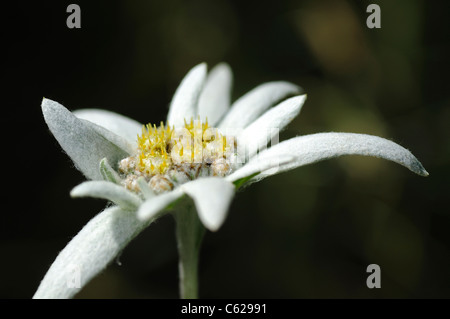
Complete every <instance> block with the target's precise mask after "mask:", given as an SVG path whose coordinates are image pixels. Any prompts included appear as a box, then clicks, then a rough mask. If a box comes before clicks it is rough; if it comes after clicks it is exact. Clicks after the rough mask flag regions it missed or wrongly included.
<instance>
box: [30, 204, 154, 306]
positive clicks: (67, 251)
mask: <svg viewBox="0 0 450 319" xmlns="http://www.w3.org/2000/svg"><path fill="white" fill-rule="evenodd" d="M150 222H151V221H146V222H142V221H140V220H138V219H137V218H136V212H134V211H127V210H122V209H121V208H119V207H117V206H115V207H110V208H108V209H105V210H104V211H103V212H101V213H99V214H98V215H97V216H95V217H94V218H92V219H91V220H90V221H89V222H88V223H87V224H86V226H84V227H83V229H82V230H81V231H80V232H79V233H78V234H77V235H76V236H75V237H74V238H72V240H71V241H70V242H69V243H68V244H67V246H66V247H65V248H64V249H63V250H62V251H61V252H60V253H59V255H58V257H56V260H55V261H54V262H53V264H52V265H51V267H50V269H49V270H48V271H47V274H46V275H45V277H44V279H43V280H42V281H41V284H40V285H39V288H38V289H37V291H36V293H35V295H34V296H33V298H35V299H44V298H45V299H48V298H52V299H56V298H58V299H61V298H72V297H73V296H74V295H75V294H76V293H78V292H79V291H80V290H81V288H83V287H84V286H85V285H86V284H87V283H88V282H89V281H90V280H91V279H92V278H93V277H95V276H96V275H97V274H99V273H100V272H101V271H102V270H103V269H105V268H106V266H107V265H108V264H109V263H110V262H111V261H113V260H114V258H116V256H117V255H118V254H119V253H120V252H121V251H122V249H123V248H125V246H126V245H127V244H128V243H129V242H130V241H131V240H132V239H133V238H134V237H136V236H137V235H138V234H139V233H140V232H141V231H142V230H143V229H144V228H145V227H146V226H148V225H149V224H150ZM78 280H79V282H78ZM78 284H80V286H78Z"/></svg>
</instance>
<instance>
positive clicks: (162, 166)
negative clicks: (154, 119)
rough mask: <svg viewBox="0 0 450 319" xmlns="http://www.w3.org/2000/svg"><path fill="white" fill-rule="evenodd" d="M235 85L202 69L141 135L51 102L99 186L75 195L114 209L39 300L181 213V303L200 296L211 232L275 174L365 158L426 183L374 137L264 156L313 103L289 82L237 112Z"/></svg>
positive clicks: (93, 112) (46, 103) (104, 117)
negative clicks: (200, 272) (241, 193)
mask: <svg viewBox="0 0 450 319" xmlns="http://www.w3.org/2000/svg"><path fill="white" fill-rule="evenodd" d="M231 82H232V74H231V70H230V68H229V67H228V66H227V65H226V64H219V65H218V66H216V67H215V68H214V69H213V70H212V71H211V72H210V73H209V74H207V72H206V65H205V64H200V65H197V66H196V67H194V68H193V69H192V70H191V71H190V72H189V73H188V74H187V75H186V77H185V78H184V79H183V81H182V82H181V84H180V86H179V87H178V89H177V90H176V92H175V95H174V97H173V100H172V102H171V104H170V109H169V114H168V117H167V122H166V123H165V124H164V123H160V124H159V125H158V126H156V125H151V124H148V125H146V126H142V125H141V124H140V123H138V122H136V121H134V120H132V119H129V118H127V117H124V116H121V115H118V114H115V113H112V112H108V111H104V110H98V109H84V110H78V111H75V112H73V113H71V112H70V111H68V110H67V109H66V108H64V107H63V106H62V105H60V104H58V103H57V102H54V101H51V100H49V99H44V100H43V102H42V111H43V114H44V118H45V121H46V123H47V125H48V126H49V128H50V131H51V132H52V133H53V135H54V136H55V138H56V139H57V140H58V142H59V144H60V145H61V147H62V148H63V150H64V151H65V152H66V153H67V154H68V155H69V156H70V157H71V159H72V160H73V161H74V163H75V165H76V167H77V168H78V169H79V170H80V171H81V172H82V173H83V174H84V175H85V176H86V177H87V178H88V179H90V180H91V181H88V182H84V183H82V184H80V185H78V186H77V187H75V188H74V189H73V190H72V192H71V195H72V196H73V197H85V196H91V197H97V198H104V199H107V200H109V201H111V202H113V203H114V204H115V205H114V206H111V207H108V208H106V209H105V210H104V211H103V212H101V213H99V214H98V215H96V216H95V217H94V218H93V219H92V220H91V221H90V222H88V224H87V225H86V226H85V227H84V228H83V229H82V230H81V231H80V232H79V233H78V234H77V235H76V236H75V237H74V238H73V239H72V240H71V241H70V242H69V244H68V245H67V246H66V247H65V248H64V249H63V250H62V251H61V252H60V253H59V255H58V257H57V258H56V260H55V261H54V263H53V264H52V266H51V267H50V269H49V270H48V272H47V274H46V275H45V277H44V279H43V280H42V282H41V284H40V286H39V288H38V290H37V292H36V294H35V296H34V297H35V298H70V297H72V296H74V295H75V294H76V293H77V292H78V291H79V290H80V289H81V287H83V286H84V285H85V284H86V283H87V282H88V281H89V280H90V279H92V278H93V277H94V276H95V275H97V274H98V273H99V272H101V271H102V270H103V269H104V268H105V267H106V266H107V265H108V264H109V263H110V262H111V261H112V260H113V259H114V258H115V257H116V256H117V255H118V254H119V253H120V251H121V250H122V249H123V248H124V247H125V246H126V245H127V244H128V243H129V242H130V240H132V239H133V238H134V237H135V236H136V235H138V234H139V233H140V232H141V231H142V230H143V229H145V228H146V227H147V226H148V225H149V224H150V223H151V222H152V221H154V220H155V219H156V218H159V217H160V216H162V215H163V214H165V213H167V208H173V209H175V213H174V217H175V219H176V221H177V224H176V225H177V226H176V234H177V240H178V249H179V254H180V288H181V295H182V297H196V296H197V261H198V251H199V247H200V242H201V239H202V235H203V233H204V229H205V228H204V227H206V228H207V229H209V230H211V231H216V230H218V229H219V228H220V226H221V225H222V224H223V222H224V220H225V217H226V214H227V211H228V207H229V205H230V202H231V200H232V198H233V195H234V193H235V191H236V189H237V188H239V187H240V186H242V185H243V184H248V183H251V182H255V181H258V180H260V179H262V178H265V177H268V176H270V175H273V174H275V173H280V172H283V171H287V170H291V169H294V168H296V167H299V166H302V165H306V164H310V163H314V162H317V161H320V160H324V159H328V158H332V157H337V156H341V155H347V154H357V155H367V156H375V157H380V158H384V159H388V160H391V161H394V162H396V163H399V164H401V165H403V166H405V167H407V168H409V169H410V170H411V171H413V172H415V173H417V174H419V175H422V176H427V175H428V173H427V172H426V170H425V169H424V168H423V167H422V165H421V164H420V162H419V161H418V160H417V159H416V158H415V157H414V156H413V155H412V154H411V153H410V152H409V151H408V150H406V149H405V148H403V147H401V146H399V145H397V144H395V143H394V142H391V141H389V140H386V139H383V138H380V137H376V136H370V135H363V134H352V133H319V134H312V135H306V136H299V137H295V138H292V139H289V140H287V141H283V142H281V143H279V144H277V145H273V146H271V147H270V148H267V149H264V148H265V147H266V145H267V144H268V141H269V140H270V139H271V138H273V137H274V136H276V134H277V130H276V129H283V128H284V127H285V126H286V125H288V124H289V123H290V121H291V120H292V119H294V118H295V117H296V116H297V115H298V113H299V112H300V109H301V107H302V105H303V103H304V101H305V99H306V95H299V94H300V91H301V89H300V88H299V87H297V86H296V85H293V84H291V83H287V82H270V83H265V84H262V85H260V86H258V87H256V88H255V89H253V90H252V91H250V92H249V93H247V94H246V95H244V96H243V97H241V98H240V99H238V100H237V101H236V102H234V103H233V104H232V105H231V106H230V103H229V101H230V90H231ZM292 96H293V97H292ZM280 102H281V103H280ZM276 103H279V104H277V105H276V106H275V107H272V106H273V105H274V104H276ZM231 128H232V129H233V130H230V129H231ZM274 128H276V129H274ZM136 137H137V138H136ZM186 195H187V196H186ZM190 199H192V200H193V201H192V200H190ZM192 202H193V204H192ZM194 206H195V209H193V208H194ZM72 265H76V267H77V269H78V271H79V278H78V279H79V285H76V286H75V287H74V286H73V285H72V286H71V285H68V282H69V281H70V280H71V276H73V269H72V268H71V266H72Z"/></svg>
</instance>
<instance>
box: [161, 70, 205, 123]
mask: <svg viewBox="0 0 450 319" xmlns="http://www.w3.org/2000/svg"><path fill="white" fill-rule="evenodd" d="M205 79H206V64H205V63H201V64H199V65H197V66H195V67H194V68H192V69H191V70H190V71H189V72H188V74H187V75H186V76H185V77H184V79H183V80H182V81H181V84H180V85H179V86H178V88H177V90H176V92H175V94H174V96H173V99H172V102H171V104H170V108H169V114H168V115H167V122H168V123H169V125H175V127H179V126H183V125H184V119H186V121H189V120H190V118H191V117H195V116H196V115H197V111H198V109H197V108H198V98H199V95H200V92H201V90H202V88H203V84H204V82H205Z"/></svg>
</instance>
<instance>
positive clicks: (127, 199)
mask: <svg viewBox="0 0 450 319" xmlns="http://www.w3.org/2000/svg"><path fill="white" fill-rule="evenodd" d="M70 196H72V197H94V198H102V199H106V200H110V201H112V202H113V203H115V204H117V205H119V206H120V207H121V208H123V209H132V210H136V209H137V208H138V207H139V205H141V203H142V200H141V199H140V198H139V197H138V196H137V195H136V194H133V193H132V192H130V191H129V190H127V189H126V188H125V187H123V186H120V185H117V184H114V183H111V182H105V181H90V182H84V183H81V184H80V185H78V186H76V187H75V188H74V189H72V191H71V192H70Z"/></svg>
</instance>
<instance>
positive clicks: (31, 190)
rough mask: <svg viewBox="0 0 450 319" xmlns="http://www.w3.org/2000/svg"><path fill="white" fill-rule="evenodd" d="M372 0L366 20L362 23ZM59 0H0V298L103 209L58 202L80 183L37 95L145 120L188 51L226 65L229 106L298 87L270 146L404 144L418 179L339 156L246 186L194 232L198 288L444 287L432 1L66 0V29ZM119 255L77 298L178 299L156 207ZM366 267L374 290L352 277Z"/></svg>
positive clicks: (377, 293) (441, 114) (444, 74)
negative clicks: (334, 136) (329, 139)
mask: <svg viewBox="0 0 450 319" xmlns="http://www.w3.org/2000/svg"><path fill="white" fill-rule="evenodd" d="M372 2H373V3H377V4H379V5H380V7H381V29H368V28H367V27H366V18H367V16H368V15H369V14H368V13H366V8H367V6H368V5H369V4H370V3H372ZM69 3H70V2H68V1H53V2H50V1H39V2H37V1H35V2H31V1H30V2H29V3H27V4H23V3H22V2H20V3H19V2H16V4H14V5H11V4H10V5H7V6H6V7H3V5H2V18H1V20H2V24H3V27H2V40H3V41H2V51H3V52H4V53H5V52H6V56H7V58H6V59H4V60H3V62H4V63H5V65H4V66H3V68H2V72H1V73H2V77H3V81H2V83H3V84H2V88H3V91H4V92H3V94H2V98H3V102H2V105H3V109H4V110H5V111H4V112H3V113H2V116H1V122H2V126H1V127H2V136H3V138H2V141H4V142H6V143H3V151H2V167H3V168H4V174H3V181H5V183H4V184H3V186H4V187H3V189H4V190H6V193H5V192H3V195H2V199H3V202H2V217H1V224H0V225H1V231H0V251H1V257H0V258H1V262H0V297H1V298H30V297H32V295H33V294H34V292H35V290H36V288H37V287H38V285H39V282H40V280H41V279H42V278H43V276H44V274H45V272H46V270H47V269H48V267H49V266H50V265H51V263H52V262H53V260H54V259H55V257H56V256H57V254H58V252H59V251H60V250H61V249H62V248H63V247H64V246H65V244H66V243H67V242H68V241H69V240H70V238H72V237H73V236H74V235H75V234H76V233H77V232H78V231H79V230H80V229H81V228H82V226H83V225H84V224H85V223H87V222H88V221H89V220H90V219H91V218H92V217H93V216H94V215H95V214H96V213H98V212H99V211H101V210H102V209H103V207H104V206H105V202H104V201H101V200H94V199H71V198H70V196H69V191H70V190H71V189H72V188H73V187H74V186H76V185H77V184H78V183H80V182H82V181H83V180H84V178H83V176H82V175H81V173H79V172H78V171H76V170H75V169H74V167H73V165H72V163H71V162H70V160H69V158H68V157H67V156H66V155H65V154H63V153H62V152H61V149H60V147H59V145H58V144H57V142H56V140H55V139H54V138H53V136H52V135H51V134H50V133H49V131H48V128H47V126H46V124H45V123H44V120H43V117H42V114H41V109H40V103H41V100H42V97H44V96H45V97H48V98H51V99H54V100H56V101H58V102H60V103H62V104H63V105H65V106H66V107H68V108H69V109H72V110H73V109H77V108H88V107H99V108H104V109H108V110H112V111H115V112H118V113H121V114H124V115H127V116H129V117H132V118H134V119H137V120H138V121H140V122H153V123H159V121H161V120H165V117H166V113H167V110H168V104H169V102H170V100H171V98H172V95H173V93H174V91H175V89H176V87H177V86H178V84H179V82H180V81H181V79H182V78H183V76H184V75H185V73H186V72H187V71H188V70H189V69H190V68H191V67H193V66H194V65H196V64H198V63H200V62H203V61H205V62H207V63H208V65H209V67H212V66H214V65H215V64H216V63H218V62H221V61H225V62H227V63H229V64H230V66H231V67H232V68H233V71H234V89H233V100H235V99H236V98H238V97H239V96H241V95H242V94H244V93H245V92H247V91H248V90H250V89H252V88H253V87H255V86H257V85H258V84H260V83H262V82H266V81H272V80H287V81H291V82H293V83H295V84H298V85H300V86H302V87H303V88H304V90H305V91H306V92H307V93H308V100H307V102H306V104H305V105H304V108H303V110H302V112H301V115H300V116H299V117H298V118H296V119H295V120H294V121H293V122H292V124H291V125H290V126H289V128H288V130H286V131H284V132H283V133H282V135H281V139H285V138H289V137H292V136H296V135H303V134H310V133H316V132H323V131H345V132H359V133H367V134H374V135H379V136H382V137H385V138H389V139H392V140H394V141H396V142H398V143H400V144H401V145H403V146H405V147H407V148H408V149H410V150H411V151H412V152H413V153H414V154H415V155H416V156H417V157H418V158H419V160H420V161H421V162H422V163H423V164H424V166H425V168H426V169H427V170H428V171H429V172H430V176H429V177H427V178H422V177H419V176H417V175H415V174H413V173H411V172H410V171H408V170H407V169H405V168H403V167H401V166H399V165H396V164H394V163H391V162H387V161H383V160H379V159H374V158H363V157H343V158H339V159H334V160H330V161H326V162H321V163H318V164H314V165H310V166H306V167H302V168H299V169H296V170H295V171H291V172H289V173H284V174H281V175H278V176H275V177H272V178H268V179H266V180H264V181H262V182H261V183H258V184H254V185H252V186H251V187H249V188H247V189H245V190H244V191H243V192H240V193H238V194H237V196H236V198H235V200H234V202H233V204H232V206H231V209H230V214H229V217H228V219H227V220H226V223H225V224H224V226H223V227H222V228H221V229H220V230H219V231H218V232H217V233H207V235H206V237H205V240H204V245H203V249H202V255H201V265H200V297H203V298H244V297H248V298H433V297H434V298H436V297H444V298H449V297H450V250H449V249H450V232H449V227H450V217H449V208H448V198H447V195H448V193H449V186H448V185H449V183H448V178H449V175H450V174H449V160H450V147H449V145H450V143H449V137H450V136H449V135H450V134H449V123H450V107H449V106H450V105H449V103H450V100H449V94H448V92H449V89H450V88H449V81H448V74H449V71H450V70H449V63H448V57H449V56H450V49H449V39H450V35H449V29H450V28H449V19H448V11H446V10H445V8H448V7H447V6H445V7H444V4H446V1H425V0H396V1H362V0H336V1H333V0H320V1H317V0H316V1H312V0H310V1H300V0H286V1H237V0H236V1H226V0H219V1H210V0H195V1H179V0H164V1H77V2H76V3H77V4H79V5H80V7H81V29H68V28H67V27H66V18H67V16H68V15H69V14H68V13H66V8H67V6H68V5H69ZM5 84H6V86H5ZM120 262H121V266H119V265H118V264H117V263H114V264H112V265H111V266H110V267H109V268H108V269H107V270H106V271H105V272H104V273H102V274H101V275H100V276H98V277H97V278H95V279H94V280H93V281H92V282H91V283H90V284H89V285H88V286H86V288H85V289H84V290H83V291H82V292H81V293H80V294H79V295H78V297H80V298H177V297H178V281H177V276H178V273H177V254H176V243H175V235H174V222H173V219H172V218H171V216H167V217H164V218H162V219H161V220H159V221H158V222H157V223H156V224H154V225H152V226H150V227H149V228H148V229H147V230H145V231H144V232H143V233H142V234H141V235H140V236H139V237H137V238H136V239H135V240H134V241H133V242H132V243H131V244H130V245H129V246H128V247H127V248H126V249H125V250H124V252H123V254H122V255H121V256H120ZM372 263H375V264H378V265H380V267H381V286H382V288H381V289H368V288H367V287H366V278H367V276H368V273H366V267H367V266H368V265H369V264H372Z"/></svg>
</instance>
